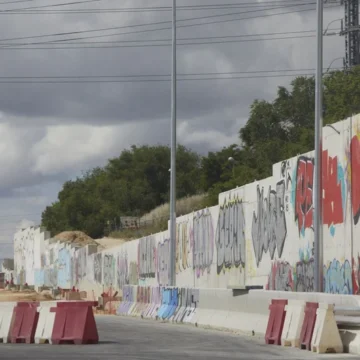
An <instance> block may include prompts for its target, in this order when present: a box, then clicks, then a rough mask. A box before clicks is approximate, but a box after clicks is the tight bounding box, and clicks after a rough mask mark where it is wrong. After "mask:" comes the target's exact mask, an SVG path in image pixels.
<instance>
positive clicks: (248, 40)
mask: <svg viewBox="0 0 360 360" xmlns="http://www.w3.org/2000/svg"><path fill="white" fill-rule="evenodd" d="M314 37H315V35H302V36H287V37H277V38H265V39H239V40H223V41H207V42H187V43H177V46H187V45H190V46H193V45H208V44H229V43H242V42H255V41H270V40H286V39H304V38H314ZM77 44H78V43H74V44H73V45H77ZM87 44H88V45H90V46H50V45H51V44H49V45H47V46H43V47H36V46H35V47H34V46H33V47H16V46H11V45H9V46H5V47H2V46H0V49H1V50H78V49H119V48H147V47H169V46H171V44H137V45H103V46H100V45H97V46H94V45H91V43H87ZM54 45H56V44H54ZM71 45H72V44H71Z"/></svg>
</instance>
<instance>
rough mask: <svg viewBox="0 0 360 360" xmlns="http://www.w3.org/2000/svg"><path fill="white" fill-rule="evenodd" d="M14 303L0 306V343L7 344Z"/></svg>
mask: <svg viewBox="0 0 360 360" xmlns="http://www.w3.org/2000/svg"><path fill="white" fill-rule="evenodd" d="M15 305H16V303H12V304H1V305H0V341H1V342H3V343H8V342H9V335H10V334H9V331H10V326H11V322H12V318H13V311H14V307H15Z"/></svg>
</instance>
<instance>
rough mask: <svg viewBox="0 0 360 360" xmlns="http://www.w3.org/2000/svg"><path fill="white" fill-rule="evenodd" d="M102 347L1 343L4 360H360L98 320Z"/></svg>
mask: <svg viewBox="0 0 360 360" xmlns="http://www.w3.org/2000/svg"><path fill="white" fill-rule="evenodd" d="M96 321H97V325H98V331H99V336H100V340H101V341H100V344H97V345H84V346H74V345H60V346H55V345H35V344H31V345H24V344H14V345H12V344H0V359H1V360H18V359H27V360H63V359H66V360H95V359H96V360H137V359H138V360H180V359H181V360H184V359H189V360H200V359H201V360H223V359H226V360H232V359H234V360H235V359H239V360H240V359H241V360H247V359H249V360H250V359H251V360H275V359H276V360H278V359H287V360H294V359H298V360H307V359H313V360H318V359H332V360H340V359H349V360H350V359H356V358H357V359H360V356H359V357H357V356H356V357H355V356H351V355H341V354H339V355H336V354H328V355H316V354H312V353H310V352H307V351H305V350H297V349H290V348H284V347H279V346H269V345H264V343H263V340H261V341H260V340H256V339H254V338H249V337H241V336H238V335H234V334H229V333H224V332H220V331H214V330H213V331H211V330H203V329H199V328H195V327H192V326H188V325H173V324H166V323H161V322H155V321H152V320H141V319H133V318H127V317H117V316H96Z"/></svg>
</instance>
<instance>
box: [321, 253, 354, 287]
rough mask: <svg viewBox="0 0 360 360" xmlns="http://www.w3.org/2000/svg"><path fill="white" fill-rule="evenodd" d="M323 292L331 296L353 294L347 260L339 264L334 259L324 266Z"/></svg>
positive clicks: (350, 271)
mask: <svg viewBox="0 0 360 360" xmlns="http://www.w3.org/2000/svg"><path fill="white" fill-rule="evenodd" d="M324 291H325V292H327V293H332V294H353V277H352V269H351V264H350V262H349V261H348V260H345V261H344V263H343V264H341V263H340V262H339V261H338V260H336V259H334V260H333V261H332V262H331V263H330V264H329V265H328V266H324Z"/></svg>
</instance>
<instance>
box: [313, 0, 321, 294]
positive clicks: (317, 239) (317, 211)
mask: <svg viewBox="0 0 360 360" xmlns="http://www.w3.org/2000/svg"><path fill="white" fill-rule="evenodd" d="M316 10H317V35H316V38H317V39H316V40H317V41H316V42H317V62H316V77H315V159H314V160H315V181H314V245H315V259H314V260H315V261H314V262H315V264H314V265H315V291H316V292H322V290H323V241H322V238H323V236H322V235H323V234H322V186H321V175H322V172H321V170H322V163H321V157H322V127H323V84H322V81H323V0H317V8H316Z"/></svg>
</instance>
